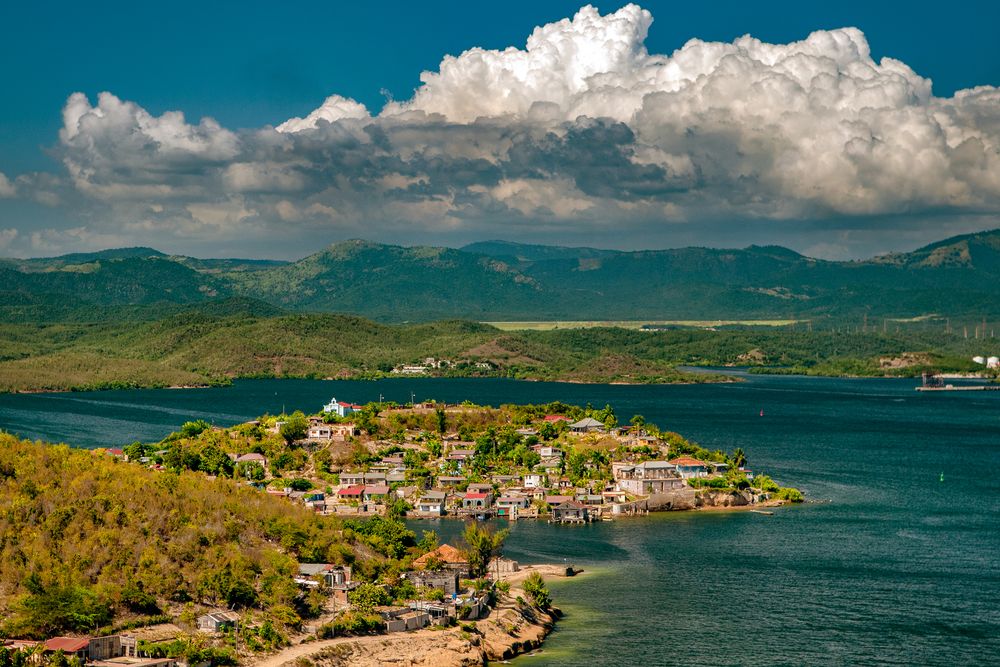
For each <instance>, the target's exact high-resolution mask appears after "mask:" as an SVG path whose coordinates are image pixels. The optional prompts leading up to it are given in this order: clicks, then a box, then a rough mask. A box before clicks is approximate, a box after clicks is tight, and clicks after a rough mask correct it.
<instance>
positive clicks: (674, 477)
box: [612, 461, 700, 496]
mask: <svg viewBox="0 0 1000 667" xmlns="http://www.w3.org/2000/svg"><path fill="white" fill-rule="evenodd" d="M699 463H700V461H699ZM612 471H613V474H614V477H615V480H616V482H617V484H618V488H619V489H621V490H622V491H627V492H628V493H631V494H633V495H640V496H644V495H649V494H652V493H664V492H666V491H670V490H671V489H678V488H681V487H682V486H684V480H683V479H681V475H680V473H678V472H677V466H676V465H675V464H674V463H672V462H670V461H644V462H643V463H639V464H636V465H628V464H618V463H616V464H614V466H613V468H612Z"/></svg>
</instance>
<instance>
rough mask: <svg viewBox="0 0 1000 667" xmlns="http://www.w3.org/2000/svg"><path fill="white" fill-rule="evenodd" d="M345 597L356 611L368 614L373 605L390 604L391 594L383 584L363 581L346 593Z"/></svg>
mask: <svg viewBox="0 0 1000 667" xmlns="http://www.w3.org/2000/svg"><path fill="white" fill-rule="evenodd" d="M347 599H348V600H349V601H350V603H351V604H352V605H354V606H355V608H357V609H358V611H361V612H363V613H366V614H370V613H372V612H373V611H375V607H380V606H383V605H387V604H390V603H391V602H392V596H391V595H389V592H388V591H387V590H386V589H385V587H383V586H379V585H377V584H369V583H364V584H361V585H360V586H358V587H357V588H355V589H354V590H353V591H351V592H350V593H348V595H347Z"/></svg>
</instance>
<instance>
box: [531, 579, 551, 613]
mask: <svg viewBox="0 0 1000 667" xmlns="http://www.w3.org/2000/svg"><path fill="white" fill-rule="evenodd" d="M524 592H525V593H527V594H528V597H529V598H530V599H531V602H532V604H534V605H535V606H536V607H539V608H541V609H548V608H549V607H550V606H551V605H552V597H551V596H550V595H549V589H548V588H546V587H545V580H544V579H542V575H540V574H538V573H537V572H532V573H531V574H529V575H528V578H527V579H525V580H524Z"/></svg>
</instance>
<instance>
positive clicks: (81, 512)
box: [0, 434, 354, 637]
mask: <svg viewBox="0 0 1000 667" xmlns="http://www.w3.org/2000/svg"><path fill="white" fill-rule="evenodd" d="M0 506H2V507H4V508H5V511H4V513H3V515H2V517H0V618H2V619H3V621H2V624H0V632H2V633H3V634H4V635H6V636H14V637H17V636H21V637H30V636H34V637H45V636H49V635H51V634H57V633H60V632H92V631H93V630H94V629H95V628H96V627H98V626H103V625H106V624H109V623H111V622H118V621H122V620H125V619H128V618H136V617H143V616H149V615H157V614H160V613H163V612H165V611H167V610H168V609H171V608H173V609H174V610H176V609H184V605H187V604H188V603H190V604H192V605H195V606H197V607H199V608H200V607H201V606H202V605H205V606H208V607H213V606H216V605H220V606H223V607H229V606H235V607H237V608H249V609H254V610H257V612H258V613H259V614H261V615H262V616H263V618H265V619H270V620H271V621H272V622H274V623H275V624H278V625H281V624H294V623H297V620H296V619H297V618H298V617H299V614H300V611H301V610H300V609H299V606H300V602H301V601H298V600H297V597H298V596H299V592H298V590H297V588H296V586H295V585H294V583H292V580H291V577H292V574H293V573H294V572H295V571H296V567H297V561H305V562H344V561H345V559H346V560H350V559H353V557H354V556H353V551H352V549H351V547H350V545H349V544H346V543H345V542H344V540H343V539H342V538H341V537H340V533H339V524H338V523H337V522H336V521H334V520H332V519H329V518H324V517H318V516H316V515H315V514H313V513H311V512H309V511H307V510H306V509H305V508H302V507H297V506H293V505H292V504H290V503H288V502H285V501H284V500H282V499H276V498H272V497H269V496H267V495H266V494H263V493H260V492H258V491H256V490H254V489H251V488H248V487H246V486H245V485H241V484H240V483H239V482H236V481H233V480H227V479H223V478H218V479H210V478H207V477H206V476H204V475H203V474H200V473H190V472H184V473H181V474H164V473H159V474H158V473H155V472H152V471H150V470H148V469H145V468H143V467H140V466H137V465H130V464H126V463H122V462H119V461H117V460H116V459H114V458H112V457H110V456H107V455H106V454H103V453H102V450H96V451H87V450H76V449H71V448H69V447H66V446H51V445H44V444H42V443H32V442H26V441H21V440H18V439H16V438H14V437H12V436H9V435H6V434H0Z"/></svg>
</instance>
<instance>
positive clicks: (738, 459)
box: [729, 447, 747, 470]
mask: <svg viewBox="0 0 1000 667" xmlns="http://www.w3.org/2000/svg"><path fill="white" fill-rule="evenodd" d="M729 460H730V461H731V462H732V464H733V467H734V468H736V469H737V470H739V469H740V468H742V467H743V466H745V465H746V464H747V456H746V454H745V453H744V452H743V448H742V447H737V448H736V449H735V450H734V451H733V455H732V457H730V459H729Z"/></svg>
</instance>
